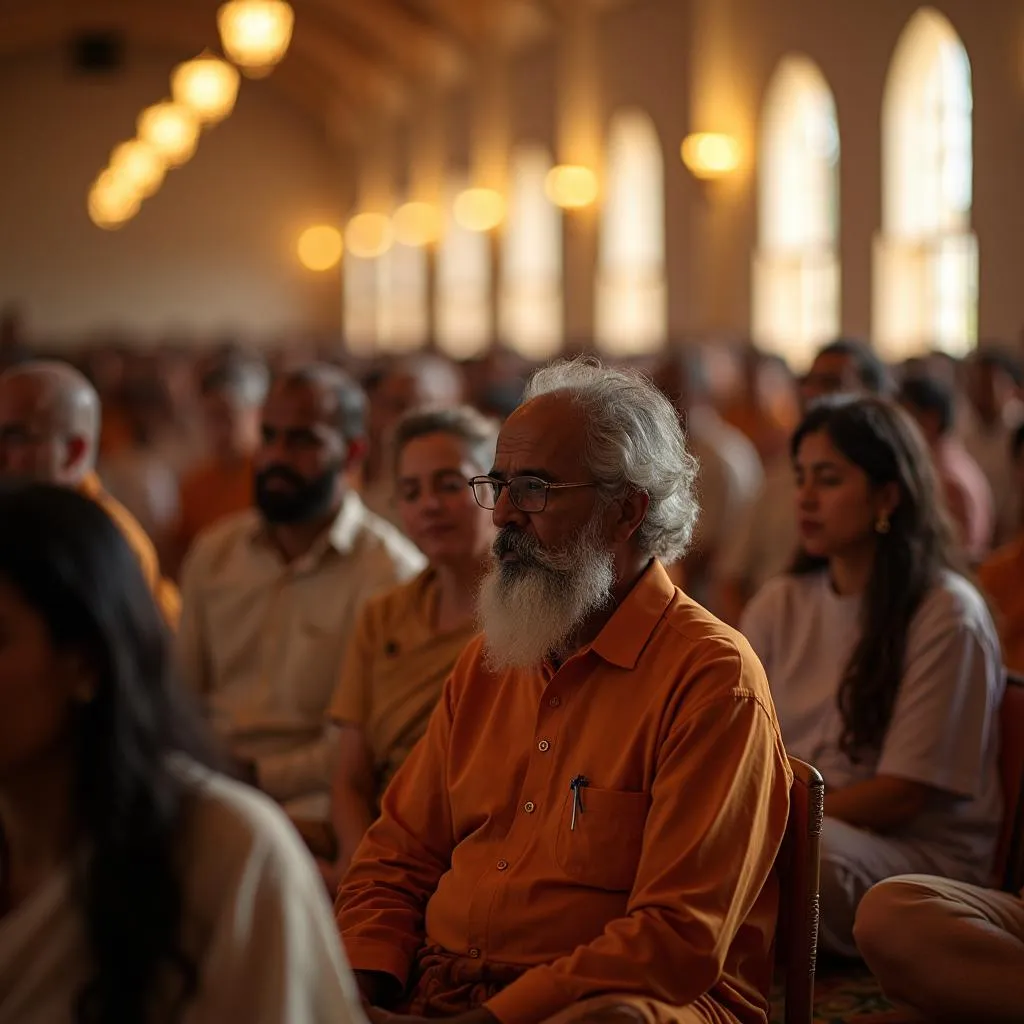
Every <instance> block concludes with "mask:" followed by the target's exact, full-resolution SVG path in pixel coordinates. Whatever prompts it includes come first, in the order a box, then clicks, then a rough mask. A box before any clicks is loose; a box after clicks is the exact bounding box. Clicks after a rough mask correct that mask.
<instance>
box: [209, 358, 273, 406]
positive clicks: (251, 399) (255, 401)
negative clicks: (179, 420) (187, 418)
mask: <svg viewBox="0 0 1024 1024" xmlns="http://www.w3.org/2000/svg"><path fill="white" fill-rule="evenodd" d="M269 383H270V374H269V372H268V371H267V367H266V364H265V363H264V362H263V361H262V360H260V359H256V358H254V357H252V356H247V355H243V354H241V353H238V352H231V353H228V354H225V355H222V356H220V357H218V358H216V359H215V360H213V362H211V363H210V365H209V366H207V368H206V369H205V371H204V372H203V374H202V376H201V377H200V379H199V393H200V394H201V395H211V394H218V393H220V392H225V391H226V392H228V393H229V394H231V395H232V396H233V397H235V398H237V399H238V400H239V401H241V402H242V403H244V404H245V405H250V406H253V405H260V404H261V403H262V402H263V400H264V399H265V398H266V397H267V386H268V385H269Z"/></svg>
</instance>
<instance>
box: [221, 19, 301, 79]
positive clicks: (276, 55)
mask: <svg viewBox="0 0 1024 1024" xmlns="http://www.w3.org/2000/svg"><path fill="white" fill-rule="evenodd" d="M294 25H295V12H294V11H293V10H292V7H291V4H289V3H286V2H285V0H228V2H227V3H226V4H222V5H221V7H220V9H219V10H218V11H217V28H218V29H219V31H220V40H221V45H222V46H223V47H224V52H225V53H226V54H227V55H228V56H229V57H230V58H231V59H232V60H233V61H234V62H235V63H236V64H237V65H238V66H239V67H240V68H241V69H242V71H244V72H245V74H246V75H248V76H249V77H250V78H263V77H264V76H265V75H268V74H270V72H271V71H272V70H273V69H274V66H275V65H276V64H277V63H278V62H279V61H280V60H281V58H282V57H283V56H284V55H285V53H286V52H287V50H288V44H289V43H290V42H291V39H292V28H293V27H294Z"/></svg>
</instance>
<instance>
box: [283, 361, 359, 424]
mask: <svg viewBox="0 0 1024 1024" xmlns="http://www.w3.org/2000/svg"><path fill="white" fill-rule="evenodd" d="M275 383H281V384H284V385H285V386H289V385H295V384H300V385H305V386H306V387H315V388H320V389H322V390H324V391H326V392H327V393H328V394H329V395H330V396H331V398H332V399H333V402H334V425H335V426H336V427H337V429H338V430H340V431H341V433H342V435H343V436H344V438H345V440H346V441H356V440H360V439H362V438H364V437H366V395H365V393H364V392H363V389H362V388H361V387H360V386H359V384H358V383H356V381H355V380H354V379H353V378H352V377H350V376H349V375H348V374H347V373H346V372H345V371H344V370H342V369H340V368H339V367H337V366H332V365H331V364H330V363H306V364H305V365H304V366H297V367H294V368H293V369H290V370H285V371H283V372H282V373H280V374H279V375H278V376H277V378H276V379H275Z"/></svg>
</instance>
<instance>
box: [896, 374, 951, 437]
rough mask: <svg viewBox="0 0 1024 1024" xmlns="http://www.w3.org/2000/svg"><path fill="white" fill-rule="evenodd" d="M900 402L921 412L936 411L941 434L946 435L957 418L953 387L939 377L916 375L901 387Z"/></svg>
mask: <svg viewBox="0 0 1024 1024" xmlns="http://www.w3.org/2000/svg"><path fill="white" fill-rule="evenodd" d="M899 399H900V402H901V403H902V404H903V405H908V406H910V407H911V408H913V409H917V410H918V411H920V412H930V413H935V414H936V415H937V416H938V418H939V434H940V435H941V436H943V437H945V435H946V434H948V433H949V432H950V431H951V430H952V429H953V422H954V420H955V419H956V399H955V397H954V395H953V389H952V388H951V387H950V386H949V385H948V384H946V383H945V381H942V380H939V379H938V378H937V377H927V376H924V375H916V374H915V375H914V376H911V377H908V378H907V379H906V380H905V381H904V382H903V384H902V386H901V387H900V394H899Z"/></svg>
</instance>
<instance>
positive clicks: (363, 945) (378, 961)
mask: <svg viewBox="0 0 1024 1024" xmlns="http://www.w3.org/2000/svg"><path fill="white" fill-rule="evenodd" d="M342 944H343V945H344V947H345V956H346V957H348V963H349V967H351V968H352V970H353V971H380V972H382V973H383V974H390V975H391V977H392V978H394V979H395V981H397V982H398V984H399V985H401V986H402V988H405V986H406V984H408V981H409V967H410V964H409V960H408V958H407V957H406V956H405V954H404V953H403V952H402V951H401V950H400V949H396V948H395V947H394V946H391V945H388V943H386V942H377V941H376V940H375V939H360V938H357V937H355V936H352V937H350V938H345V937H343V938H342Z"/></svg>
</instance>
